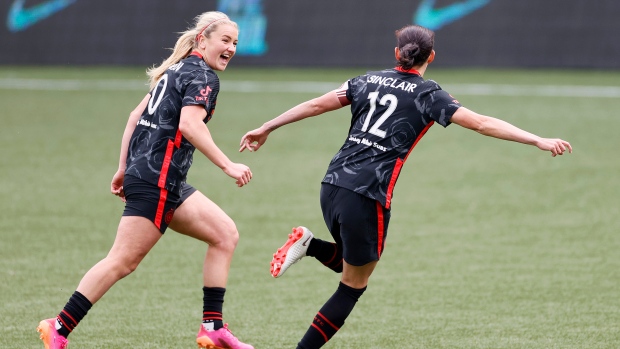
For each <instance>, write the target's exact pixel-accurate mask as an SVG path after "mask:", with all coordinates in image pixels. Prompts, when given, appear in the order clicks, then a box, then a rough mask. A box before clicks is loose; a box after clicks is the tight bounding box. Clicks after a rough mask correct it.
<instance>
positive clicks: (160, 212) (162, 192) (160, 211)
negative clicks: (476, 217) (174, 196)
mask: <svg viewBox="0 0 620 349" xmlns="http://www.w3.org/2000/svg"><path fill="white" fill-rule="evenodd" d="M167 198H168V191H167V190H166V189H164V188H160V189H159V203H158V204H157V212H156V213H155V226H156V227H157V229H161V221H162V219H163V217H164V208H165V206H166V199H167Z"/></svg>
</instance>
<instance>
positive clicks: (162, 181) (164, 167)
mask: <svg viewBox="0 0 620 349" xmlns="http://www.w3.org/2000/svg"><path fill="white" fill-rule="evenodd" d="M175 140H176V138H175ZM173 151H174V142H172V141H171V140H168V146H167V147H166V154H165V155H164V162H163V163H162V164H161V172H159V181H158V182H157V186H158V187H160V188H165V187H166V177H168V170H169V169H170V162H171V161H172V152H173Z"/></svg>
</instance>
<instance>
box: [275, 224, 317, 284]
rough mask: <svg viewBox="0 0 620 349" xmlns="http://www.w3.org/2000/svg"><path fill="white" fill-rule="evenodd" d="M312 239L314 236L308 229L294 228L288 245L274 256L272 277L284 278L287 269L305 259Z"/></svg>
mask: <svg viewBox="0 0 620 349" xmlns="http://www.w3.org/2000/svg"><path fill="white" fill-rule="evenodd" d="M312 238H314V235H313V234H312V232H311V231H310V230H308V228H306V227H297V228H293V232H292V233H291V234H288V240H287V241H286V243H285V244H284V245H283V246H282V247H280V248H279V249H278V251H277V252H276V253H274V254H273V259H272V260H271V276H273V277H274V278H277V277H280V276H282V274H284V272H285V271H286V269H288V268H289V267H290V266H291V265H293V264H295V263H297V262H298V261H299V260H300V259H302V258H303V257H305V256H306V251H308V246H310V241H311V240H312Z"/></svg>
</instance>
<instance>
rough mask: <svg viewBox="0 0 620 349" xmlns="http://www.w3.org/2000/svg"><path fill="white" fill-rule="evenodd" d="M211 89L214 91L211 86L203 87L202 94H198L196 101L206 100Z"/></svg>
mask: <svg viewBox="0 0 620 349" xmlns="http://www.w3.org/2000/svg"><path fill="white" fill-rule="evenodd" d="M211 91H213V89H212V88H211V87H209V86H207V87H205V88H203V89H202V90H200V96H196V101H206V100H207V98H208V97H209V93H211Z"/></svg>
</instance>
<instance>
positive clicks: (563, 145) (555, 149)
mask: <svg viewBox="0 0 620 349" xmlns="http://www.w3.org/2000/svg"><path fill="white" fill-rule="evenodd" d="M536 146H537V147H538V148H539V149H540V150H545V151H550V152H551V156H554V157H555V156H556V155H562V154H564V152H565V151H566V150H568V152H569V153H572V152H573V147H571V145H570V143H568V142H567V141H564V140H561V139H559V138H541V140H540V141H539V142H538V143H537V144H536Z"/></svg>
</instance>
